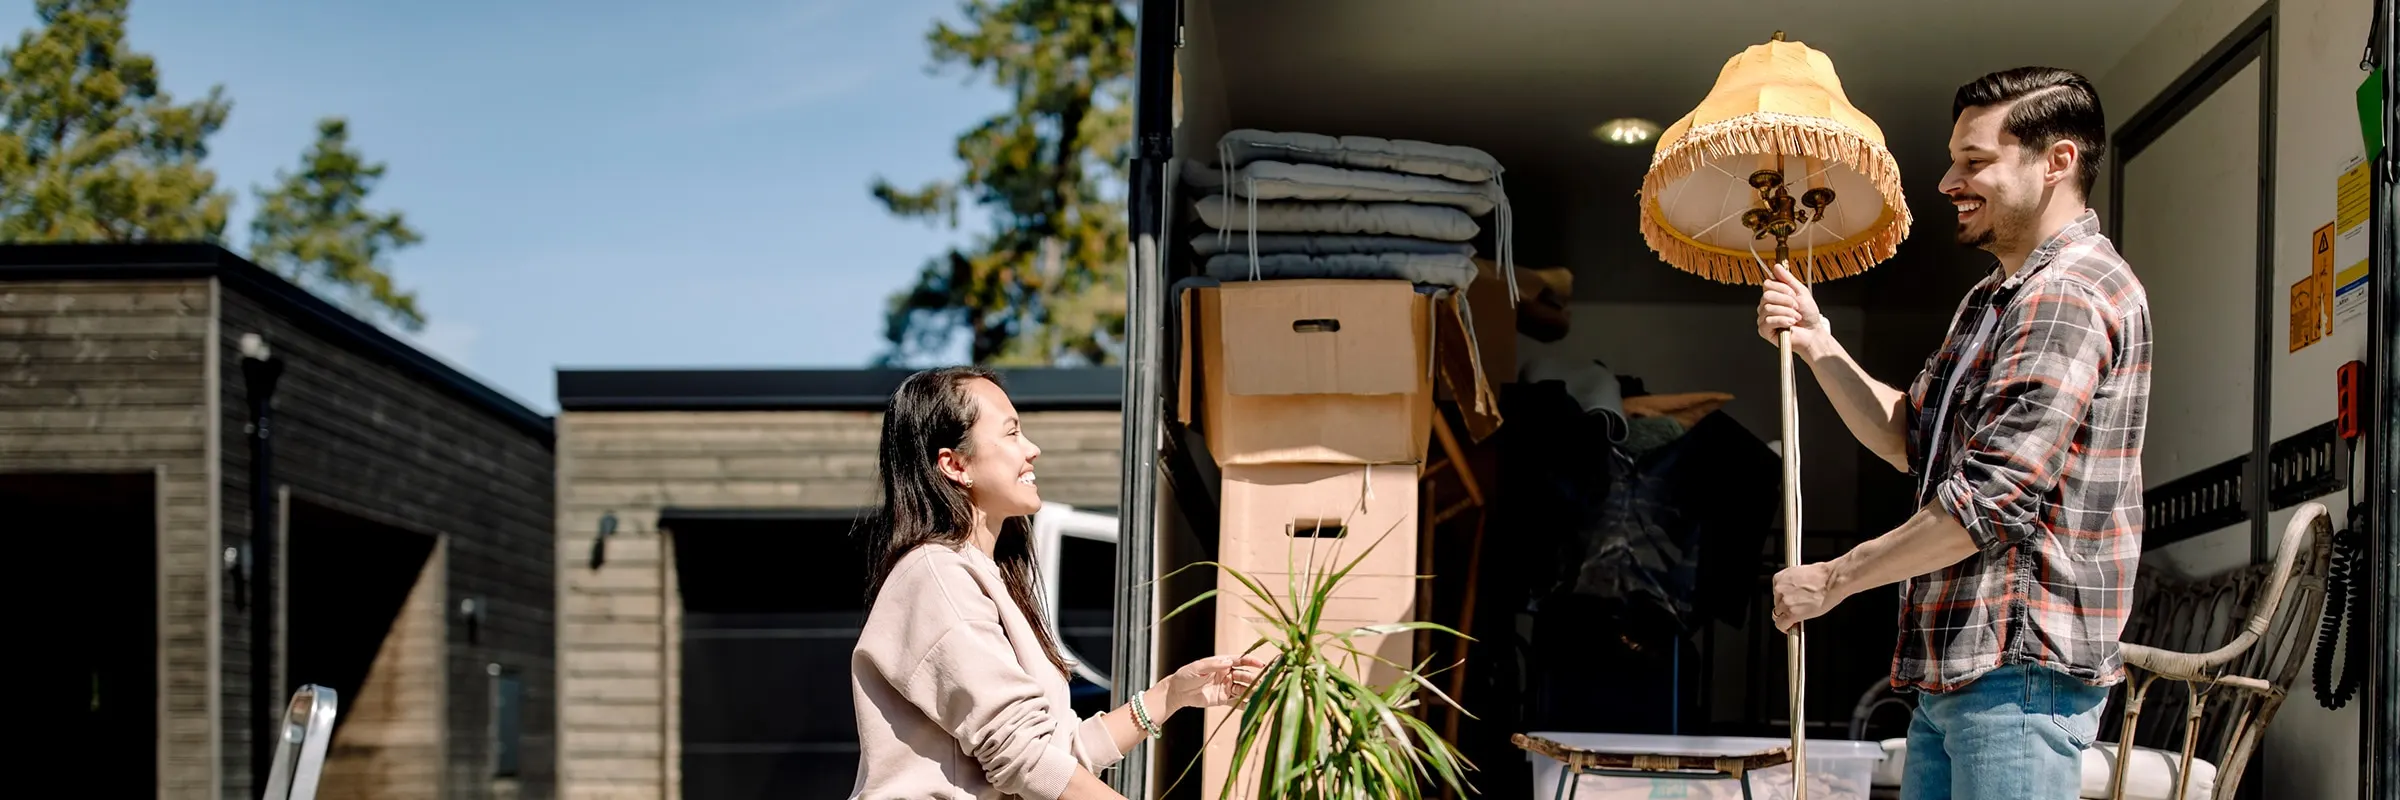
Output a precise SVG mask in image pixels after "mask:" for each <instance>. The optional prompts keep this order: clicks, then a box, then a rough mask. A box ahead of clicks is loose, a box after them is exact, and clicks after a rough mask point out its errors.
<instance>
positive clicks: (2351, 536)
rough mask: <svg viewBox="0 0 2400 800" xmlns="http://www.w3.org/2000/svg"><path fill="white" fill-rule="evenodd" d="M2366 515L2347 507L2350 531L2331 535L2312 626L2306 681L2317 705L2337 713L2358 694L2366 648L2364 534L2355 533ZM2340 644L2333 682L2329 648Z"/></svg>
mask: <svg viewBox="0 0 2400 800" xmlns="http://www.w3.org/2000/svg"><path fill="white" fill-rule="evenodd" d="M2366 513H2367V507H2366V504H2364V503H2361V504H2358V505H2354V506H2351V507H2350V526H2348V527H2344V528H2342V529H2341V530H2339V531H2335V532H2334V534H2333V553H2332V554H2331V555H2332V559H2331V563H2330V564H2328V565H2327V567H2326V570H2325V613H2324V614H2323V616H2322V618H2321V619H2319V621H2318V623H2317V658H2316V661H2317V663H2316V668H2315V669H2314V670H2313V673H2314V674H2312V675H2311V676H2310V677H2311V678H2312V679H2313V682H2314V683H2315V685H2316V691H2317V704H2318V705H2322V706H2324V707H2326V708H2327V709H2331V710H2337V711H2338V710H2340V709H2341V707H2342V706H2345V705H2348V704H2349V703H2350V698H2351V697H2354V696H2356V695H2357V694H2358V687H2359V682H2360V681H2361V680H2363V679H2364V677H2365V673H2366V666H2367V663H2366V662H2367V648H2366V646H2365V642H2364V641H2363V639H2362V638H2361V637H2363V636H2365V635H2366V631H2363V630H2360V629H2359V627H2360V624H2361V623H2362V622H2363V621H2364V620H2365V619H2366V618H2367V592H2366V587H2364V586H2360V585H2358V584H2357V579H2358V578H2361V577H2364V576H2365V575H2366V572H2367V568H2368V567H2369V566H2370V565H2369V564H2368V563H2367V561H2366V559H2367V554H2366V552H2365V551H2366V541H2365V539H2366V533H2365V532H2364V531H2361V530H2359V529H2358V523H2359V522H2360V521H2362V520H2364V519H2366ZM2344 617H2348V620H2347V621H2348V623H2349V624H2348V625H2347V626H2345V625H2344V624H2343V622H2344V619H2343V618H2344ZM2345 628H2347V630H2345ZM2343 639H2347V640H2348V644H2349V647H2347V648H2344V649H2343V650H2342V652H2341V653H2339V655H2340V657H2341V661H2342V673H2341V679H2340V681H2339V682H2338V683H2337V682H2336V681H2335V679H2334V674H2333V662H2334V658H2335V656H2336V653H2335V648H2336V646H2337V645H2338V644H2340V643H2341V640H2343Z"/></svg>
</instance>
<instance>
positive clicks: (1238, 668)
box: [1164, 655, 1267, 709]
mask: <svg viewBox="0 0 2400 800" xmlns="http://www.w3.org/2000/svg"><path fill="white" fill-rule="evenodd" d="M1266 666H1267V659H1266V658H1265V657H1263V656H1257V655H1249V656H1230V655H1225V656H1209V657H1207V658H1203V659H1200V660H1198V661H1194V662H1192V663H1189V664H1185V665H1183V669H1179V670H1176V671H1175V674H1173V675H1169V676H1167V679H1166V681H1164V683H1165V684H1166V690H1167V692H1166V694H1167V703H1168V704H1169V705H1170V706H1171V707H1173V708H1178V709H1183V708H1212V707H1216V706H1227V705H1232V704H1233V703H1234V701H1236V700H1240V699H1242V697H1243V696H1244V695H1247V694H1249V693H1250V687H1251V686H1252V685H1253V684H1256V683H1258V674H1259V671H1260V670H1262V669H1264V668H1266Z"/></svg>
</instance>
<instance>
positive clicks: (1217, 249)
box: [1192, 231, 1475, 257]
mask: <svg viewBox="0 0 2400 800" xmlns="http://www.w3.org/2000/svg"><path fill="white" fill-rule="evenodd" d="M1251 246H1252V245H1251V237H1250V234H1248V233H1241V234H1236V235H1231V236H1228V235H1226V233H1225V232H1223V231H1210V232H1207V233H1203V234H1200V235H1198V236H1194V237H1192V251H1193V252H1196V253H1199V254H1200V255H1201V256H1203V257H1205V256H1213V255H1217V254H1220V253H1244V252H1248V251H1249V249H1250V247H1251ZM1256 246H1257V248H1258V253H1259V255H1282V254H1285V253H1298V254H1301V255H1310V256H1332V255H1368V254H1374V253H1418V254H1424V255H1462V256H1472V255H1474V254H1475V245H1473V244H1471V243H1468V242H1443V241H1436V240H1433V239H1419V238H1416V237H1412V236H1350V235H1345V234H1296V233H1262V234H1259V235H1258V237H1257V245H1256Z"/></svg>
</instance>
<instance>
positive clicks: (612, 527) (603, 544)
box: [592, 511, 617, 569]
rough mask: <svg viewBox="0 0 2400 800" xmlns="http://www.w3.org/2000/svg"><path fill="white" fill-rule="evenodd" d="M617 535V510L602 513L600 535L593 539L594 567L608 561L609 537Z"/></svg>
mask: <svg viewBox="0 0 2400 800" xmlns="http://www.w3.org/2000/svg"><path fill="white" fill-rule="evenodd" d="M615 535H617V512H614V511H611V512H608V513H606V514H602V515H600V535H599V536H596V537H593V539H592V569H599V568H600V565H602V564H606V563H608V537H611V536H615Z"/></svg>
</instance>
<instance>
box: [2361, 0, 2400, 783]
mask: <svg viewBox="0 0 2400 800" xmlns="http://www.w3.org/2000/svg"><path fill="white" fill-rule="evenodd" d="M2395 6H2400V3H2396V2H2395V0H2376V2H2375V4H2374V17H2373V20H2372V21H2371V22H2370V23H2369V24H2370V25H2371V26H2372V29H2373V32H2374V33H2373V38H2372V40H2371V44H2372V46H2373V47H2374V51H2375V52H2374V58H2373V60H2372V61H2373V63H2372V64H2371V65H2369V66H2371V67H2374V68H2380V69H2381V70H2383V76H2384V84H2383V110H2382V111H2381V112H2380V113H2381V119H2382V123H2383V125H2382V127H2383V142H2382V144H2383V147H2382V149H2381V152H2379V153H2369V154H2368V156H2369V157H2370V158H2372V159H2373V162H2372V163H2373V164H2374V166H2373V167H2371V168H2370V169H2371V170H2372V172H2371V173H2370V174H2371V175H2372V179H2371V180H2369V181H2368V183H2369V198H2370V199H2369V203H2370V204H2371V206H2370V210H2369V212H2368V213H2369V216H2368V219H2370V220H2372V223H2370V224H2371V229H2370V230H2369V232H2368V234H2367V235H2368V242H2369V246H2368V250H2369V255H2368V259H2369V261H2370V266H2369V271H2368V275H2369V276H2370V277H2369V281H2370V282H2371V283H2370V286H2371V294H2370V297H2371V298H2372V300H2373V302H2371V303H2370V304H2369V306H2368V308H2369V311H2368V323H2367V328H2368V336H2369V338H2368V341H2367V349H2368V351H2369V353H2368V360H2367V363H2368V364H2370V365H2372V366H2371V369H2372V370H2373V374H2374V375H2375V378H2374V381H2375V388H2374V391H2373V392H2371V393H2370V397H2369V400H2370V406H2369V408H2371V409H2372V410H2373V413H2372V414H2370V415H2369V416H2368V419H2369V420H2371V424H2372V425H2373V426H2374V427H2373V428H2372V429H2371V430H2372V436H2373V437H2374V438H2373V439H2372V440H2370V441H2371V444H2370V446H2369V447H2368V448H2367V453H2368V456H2367V463H2368V465H2369V468H2368V472H2367V474H2368V480H2369V481H2370V483H2369V484H2368V486H2369V491H2368V492H2367V493H2366V494H2367V496H2368V502H2369V503H2370V504H2371V506H2372V509H2373V510H2372V511H2371V512H2370V513H2369V515H2368V517H2369V520H2370V521H2369V523H2368V531H2369V532H2370V535H2369V536H2368V537H2367V553H2368V554H2369V556H2370V558H2369V561H2370V563H2371V566H2370V568H2369V569H2368V570H2367V582H2366V585H2365V586H2361V587H2357V588H2355V589H2353V590H2352V591H2367V592H2372V595H2371V596H2372V597H2373V599H2374V602H2372V603H2369V604H2368V608H2369V613H2370V615H2371V617H2372V624H2370V625H2368V626H2367V627H2368V628H2369V630H2370V635H2369V636H2368V642H2369V644H2370V645H2371V649H2370V651H2369V655H2368V658H2369V665H2370V666H2369V669H2368V671H2367V680H2366V681H2365V687H2364V688H2365V690H2366V694H2367V696H2366V703H2365V704H2364V705H2365V707H2364V708H2362V709H2360V713H2359V728H2360V730H2359V737H2358V739H2359V773H2360V774H2359V778H2360V780H2359V782H2358V783H2359V787H2358V792H2359V794H2358V796H2359V797H2361V798H2389V797H2395V796H2400V758H2394V757H2393V755H2392V754H2393V753H2394V752H2395V751H2400V731H2395V727H2396V726H2400V663H2396V662H2400V658H2395V656H2394V653H2393V649H2394V648H2400V274H2394V273H2395V271H2400V241H2395V240H2400V236H2396V235H2395V232H2396V228H2395V226H2400V214H2395V213H2394V211H2393V208H2392V201H2393V199H2394V198H2393V192H2394V189H2395V184H2396V183H2400V158H2395V157H2394V153H2393V151H2394V150H2400V147H2394V144H2393V140H2394V139H2395V138H2396V137H2400V100H2396V99H2395V97H2396V96H2400V93H2396V92H2395V89H2400V86H2395V85H2394V77H2395V76H2394V74H2393V73H2394V72H2395V67H2400V20H2396V19H2395V17H2396V16H2400V14H2396V13H2395V11H2394V7H2395Z"/></svg>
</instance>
